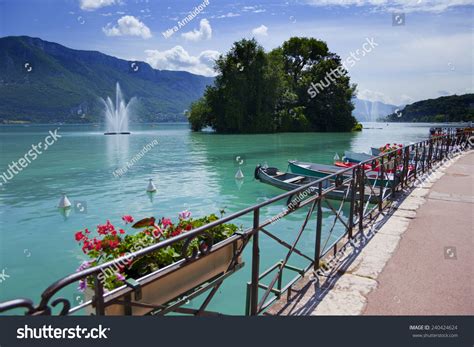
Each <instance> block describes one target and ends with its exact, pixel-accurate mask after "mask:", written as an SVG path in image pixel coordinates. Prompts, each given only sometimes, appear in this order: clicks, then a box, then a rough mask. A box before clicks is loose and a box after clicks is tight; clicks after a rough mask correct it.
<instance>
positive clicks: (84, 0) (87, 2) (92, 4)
mask: <svg viewBox="0 0 474 347" xmlns="http://www.w3.org/2000/svg"><path fill="white" fill-rule="evenodd" d="M118 3H119V1H118V0H80V1H79V6H80V7H81V10H84V11H95V10H97V9H99V8H102V7H106V6H110V5H115V4H118Z"/></svg>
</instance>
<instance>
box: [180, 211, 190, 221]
mask: <svg viewBox="0 0 474 347" xmlns="http://www.w3.org/2000/svg"><path fill="white" fill-rule="evenodd" d="M189 217H191V212H189V211H188V210H184V211H182V212H180V213H179V219H188V218H189Z"/></svg>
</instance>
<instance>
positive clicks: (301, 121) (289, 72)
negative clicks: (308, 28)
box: [188, 37, 356, 133]
mask: <svg viewBox="0 0 474 347" xmlns="http://www.w3.org/2000/svg"><path fill="white" fill-rule="evenodd" d="M215 70H216V72H217V76H216V78H215V81H214V86H211V87H208V88H207V89H206V91H205V93H204V96H203V97H202V98H201V99H200V100H198V101H196V102H195V103H193V104H192V105H191V107H190V110H189V112H188V119H189V121H190V123H191V127H192V129H193V130H194V131H199V130H201V129H202V128H203V127H207V126H210V127H212V128H213V129H214V130H215V131H216V132H219V133H269V132H283V131H350V130H351V129H352V128H353V126H354V125H355V124H356V120H355V118H354V117H353V116H352V110H353V108H354V106H353V105H352V103H351V99H352V97H353V96H354V92H355V85H351V84H350V79H349V76H347V72H346V71H345V70H343V67H342V64H341V60H340V58H339V56H338V55H336V54H334V53H331V52H330V51H329V49H328V47H327V45H326V43H325V42H323V41H319V40H316V39H314V38H300V37H293V38H291V39H289V40H288V41H286V42H284V43H283V44H282V46H281V47H278V48H276V49H274V50H272V51H270V52H268V53H267V52H265V50H264V49H263V48H262V47H261V46H260V45H259V44H258V43H257V41H256V40H255V39H252V40H246V39H242V40H240V41H238V42H235V43H234V45H233V46H232V48H231V50H230V51H229V52H228V53H227V54H225V55H222V56H221V57H220V58H219V59H218V60H217V61H216V64H215ZM336 70H338V71H342V72H343V73H342V74H339V75H337V76H333V77H334V78H331V81H330V83H328V85H327V86H326V85H324V88H321V89H322V90H318V93H310V88H312V86H314V85H315V84H316V83H320V82H321V81H323V80H326V81H328V75H330V74H331V73H333V72H334V71H336ZM313 94H316V95H313Z"/></svg>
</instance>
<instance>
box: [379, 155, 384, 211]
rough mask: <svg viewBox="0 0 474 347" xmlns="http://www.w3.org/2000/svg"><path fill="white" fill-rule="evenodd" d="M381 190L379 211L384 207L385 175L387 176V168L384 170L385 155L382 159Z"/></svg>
mask: <svg viewBox="0 0 474 347" xmlns="http://www.w3.org/2000/svg"><path fill="white" fill-rule="evenodd" d="M379 172H380V181H379V184H380V191H379V212H382V207H383V189H384V186H385V184H384V176H385V170H384V163H383V157H382V158H381V159H380V170H379Z"/></svg>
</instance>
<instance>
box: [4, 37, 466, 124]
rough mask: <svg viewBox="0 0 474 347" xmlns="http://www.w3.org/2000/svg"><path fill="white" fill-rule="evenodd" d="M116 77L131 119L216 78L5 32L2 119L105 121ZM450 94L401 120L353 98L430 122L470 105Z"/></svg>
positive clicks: (175, 111)
mask: <svg viewBox="0 0 474 347" xmlns="http://www.w3.org/2000/svg"><path fill="white" fill-rule="evenodd" d="M117 82H119V83H120V86H121V89H122V91H123V94H124V96H125V98H126V99H130V98H131V97H135V98H136V99H137V102H135V103H134V105H133V112H132V115H131V121H132V122H170V121H186V116H185V114H184V111H185V110H186V109H188V108H189V106H190V104H191V103H192V102H193V101H195V100H197V99H199V98H200V97H201V96H202V95H203V93H204V90H205V88H206V86H207V85H210V84H212V83H213V78H211V77H204V76H200V75H195V74H192V73H189V72H185V71H167V70H156V69H153V68H152V67H151V66H150V65H149V64H147V63H145V62H140V61H127V60H123V59H119V58H116V57H112V56H109V55H106V54H103V53H101V52H97V51H84V50H75V49H71V48H67V47H65V46H62V45H60V44H57V43H54V42H48V41H44V40H42V39H39V38H33V37H29V36H8V37H3V38H0V123H15V122H28V123H91V122H100V121H101V120H102V119H103V117H104V115H103V113H104V106H103V104H102V103H101V101H100V98H104V99H105V98H106V97H107V96H111V97H112V98H113V95H115V85H116V83H117ZM445 98H447V99H444V98H440V99H436V100H441V101H439V102H435V101H431V102H429V103H423V101H420V102H417V103H414V104H412V105H413V106H410V105H408V106H406V107H405V111H403V112H404V113H405V115H406V116H405V117H402V119H400V117H398V116H397V115H396V114H398V115H399V114H400V111H398V110H397V109H398V108H399V107H397V106H395V105H390V104H385V103H382V102H379V101H368V100H362V99H358V98H354V99H353V103H354V106H355V108H354V110H353V115H354V116H355V117H356V118H357V120H358V121H362V122H368V121H376V120H378V119H383V118H385V117H387V116H388V115H391V116H389V117H388V118H387V119H389V120H392V121H427V120H429V119H434V118H433V117H435V116H437V118H436V119H437V120H438V121H439V120H441V118H443V119H450V120H451V119H458V118H457V117H456V116H454V115H451V113H453V112H454V111H455V112H457V114H459V113H460V112H464V111H463V110H464V109H465V108H466V107H468V108H470V109H471V110H472V103H473V100H472V94H471V95H470V96H467V97H459V98H457V99H456V98H452V97H445ZM443 105H444V106H443ZM456 105H461V106H460V108H459V107H456ZM432 106H436V107H432ZM440 107H441V108H440ZM443 107H444V108H443ZM400 108H401V107H400ZM445 108H446V109H445ZM451 111H453V112H451ZM433 112H434V113H433ZM446 115H448V116H446Z"/></svg>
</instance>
